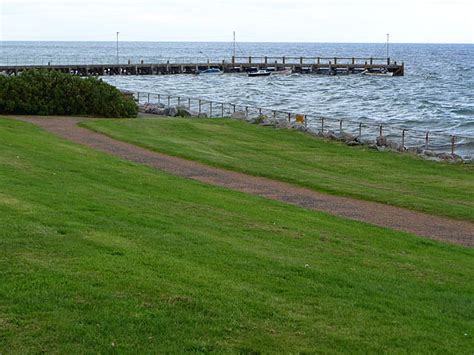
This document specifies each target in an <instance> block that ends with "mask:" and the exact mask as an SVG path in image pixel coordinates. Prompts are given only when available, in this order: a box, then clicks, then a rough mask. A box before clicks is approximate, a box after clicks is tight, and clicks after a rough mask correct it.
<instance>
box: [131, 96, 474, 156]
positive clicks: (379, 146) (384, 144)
mask: <svg viewBox="0 0 474 355" xmlns="http://www.w3.org/2000/svg"><path fill="white" fill-rule="evenodd" d="M138 108H139V112H141V113H146V114H151V115H157V116H168V117H190V118H193V117H194V118H208V115H207V114H206V113H199V112H195V111H193V110H190V109H189V108H187V107H185V106H170V107H167V106H165V105H163V104H151V103H146V104H140V105H138ZM230 118H231V119H235V120H240V121H245V122H248V123H251V124H259V125H262V126H267V127H274V128H280V129H295V130H298V131H301V132H305V133H307V134H310V135H312V136H315V137H320V138H326V139H330V140H336V141H340V142H343V143H344V144H346V145H348V146H359V145H365V146H367V147H369V148H370V149H374V150H378V151H392V152H400V153H401V152H406V153H411V154H415V155H417V156H419V157H420V158H423V159H426V160H431V161H445V162H451V163H473V162H474V159H473V158H471V157H464V158H463V157H461V156H459V155H457V154H449V153H438V152H435V151H433V150H429V149H423V148H420V147H408V148H407V147H403V146H402V145H401V144H399V143H397V142H394V141H391V140H389V139H387V137H385V136H379V137H377V138H376V139H373V140H370V139H360V137H358V136H356V135H353V134H351V133H348V132H340V133H337V132H334V131H331V130H328V131H325V132H321V130H319V129H317V128H315V127H307V126H306V125H305V124H304V121H302V120H300V121H298V120H296V121H292V122H289V121H288V119H287V118H273V117H268V116H265V115H261V116H253V117H248V116H247V114H246V112H244V111H236V112H234V113H232V114H231V115H230Z"/></svg>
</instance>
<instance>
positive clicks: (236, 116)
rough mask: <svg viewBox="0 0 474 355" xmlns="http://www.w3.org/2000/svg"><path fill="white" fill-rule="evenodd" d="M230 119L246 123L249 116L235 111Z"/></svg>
mask: <svg viewBox="0 0 474 355" xmlns="http://www.w3.org/2000/svg"><path fill="white" fill-rule="evenodd" d="M230 118H232V119H234V120H242V121H245V120H246V119H247V114H246V113H245V112H244V111H235V112H234V113H232V115H230Z"/></svg>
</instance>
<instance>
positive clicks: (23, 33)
mask: <svg viewBox="0 0 474 355" xmlns="http://www.w3.org/2000/svg"><path fill="white" fill-rule="evenodd" d="M473 18H474V0H391V1H384V0H334V1H330V0H200V1H191V0H174V1H173V0H0V40H3V41H7V40H33V41H40V40H44V41H48V40H50V41H53V40H57V41H114V40H115V38H116V32H117V31H119V32H120V40H121V41H231V40H232V32H233V31H236V33H237V40H238V41H240V42H343V43H344V42H356V43H363V42H384V41H385V39H386V34H387V33H390V36H391V41H392V42H396V43H474V20H473Z"/></svg>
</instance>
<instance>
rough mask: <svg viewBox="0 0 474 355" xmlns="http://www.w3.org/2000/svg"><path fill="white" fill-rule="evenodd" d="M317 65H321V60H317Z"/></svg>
mask: <svg viewBox="0 0 474 355" xmlns="http://www.w3.org/2000/svg"><path fill="white" fill-rule="evenodd" d="M317 63H318V65H319V64H321V58H320V57H318V58H317Z"/></svg>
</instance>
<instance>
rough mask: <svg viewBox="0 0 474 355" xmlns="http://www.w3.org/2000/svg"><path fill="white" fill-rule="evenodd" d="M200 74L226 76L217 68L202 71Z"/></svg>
mask: <svg viewBox="0 0 474 355" xmlns="http://www.w3.org/2000/svg"><path fill="white" fill-rule="evenodd" d="M198 74H224V72H223V71H222V70H220V69H217V68H209V69H206V70H201V71H200V72H198Z"/></svg>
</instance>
